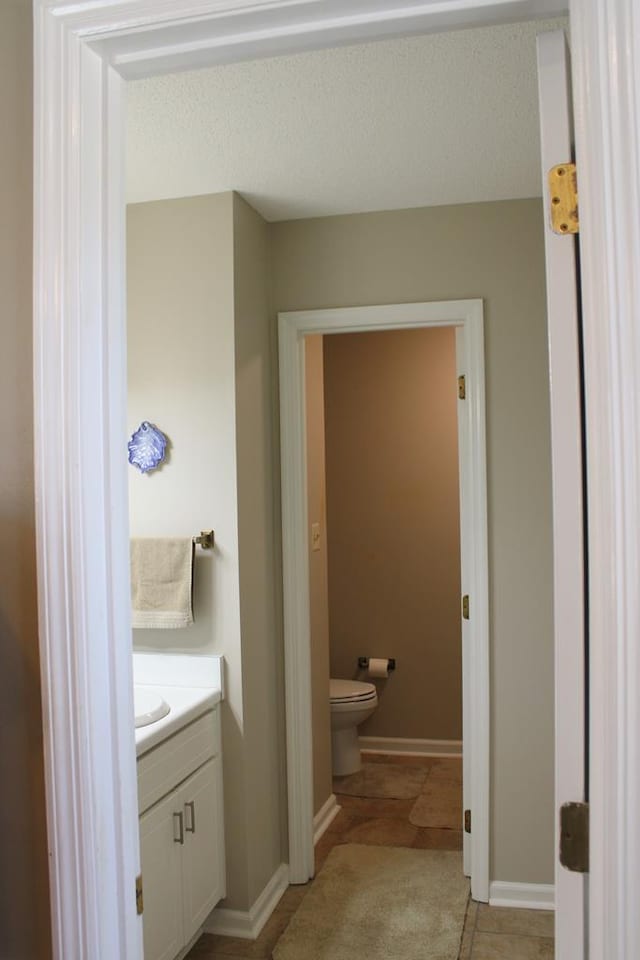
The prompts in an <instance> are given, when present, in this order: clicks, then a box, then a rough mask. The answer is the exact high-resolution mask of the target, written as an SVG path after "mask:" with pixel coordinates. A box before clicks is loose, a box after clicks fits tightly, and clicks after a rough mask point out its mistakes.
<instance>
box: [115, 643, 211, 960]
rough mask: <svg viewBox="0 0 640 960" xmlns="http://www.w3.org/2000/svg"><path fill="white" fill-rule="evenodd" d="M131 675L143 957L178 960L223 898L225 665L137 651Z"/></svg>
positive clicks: (202, 658) (208, 660) (150, 959)
mask: <svg viewBox="0 0 640 960" xmlns="http://www.w3.org/2000/svg"><path fill="white" fill-rule="evenodd" d="M185 661H186V662H185ZM134 678H135V683H136V691H137V692H138V693H139V694H140V693H141V694H142V696H141V697H140V696H138V698H137V699H138V706H137V710H136V718H137V719H136V722H137V723H138V722H143V721H144V722H145V725H144V726H140V727H137V728H136V753H137V757H138V762H137V766H138V812H139V816H140V853H141V861H142V878H143V896H144V913H143V921H144V957H145V960H175V958H178V957H181V956H183V955H184V952H185V951H186V949H187V948H188V947H189V946H190V945H191V943H192V942H193V940H194V939H195V937H196V936H197V934H198V933H199V931H200V929H201V927H202V925H203V923H204V921H205V920H206V918H207V917H208V915H209V914H210V912H211V910H212V909H213V908H214V907H215V905H216V904H217V903H218V901H219V900H221V899H222V898H223V897H224V895H225V857H224V811H223V796H222V755H221V731H220V705H219V704H220V701H221V699H222V665H221V662H220V658H218V657H187V656H170V655H167V656H161V655H155V654H134ZM158 702H160V703H161V702H164V704H165V705H166V706H168V707H169V710H168V712H166V709H165V708H162V707H160V706H159V705H158V709H157V710H154V709H152V708H154V707H155V705H156V704H158ZM140 703H143V704H144V710H143V709H142V708H141V707H140V705H139V704H140ZM156 716H158V717H159V718H158V719H156Z"/></svg>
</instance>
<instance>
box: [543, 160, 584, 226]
mask: <svg viewBox="0 0 640 960" xmlns="http://www.w3.org/2000/svg"><path fill="white" fill-rule="evenodd" d="M549 198H550V200H551V211H550V214H551V229H552V230H553V232H554V233H578V231H579V229H580V219H579V217H578V178H577V174H576V165H575V163H559V164H558V166H557V167H552V168H551V170H549Z"/></svg>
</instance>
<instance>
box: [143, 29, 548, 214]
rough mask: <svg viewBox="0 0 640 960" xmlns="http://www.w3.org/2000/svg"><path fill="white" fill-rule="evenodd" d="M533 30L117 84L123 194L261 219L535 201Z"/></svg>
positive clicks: (450, 36) (469, 34) (339, 51)
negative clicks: (236, 204)
mask: <svg viewBox="0 0 640 960" xmlns="http://www.w3.org/2000/svg"><path fill="white" fill-rule="evenodd" d="M558 25H565V21H559V20H553V21H537V22H535V23H524V24H522V23H521V24H510V25H501V26H498V27H483V28H481V29H475V30H460V31H456V32H453V33H443V34H432V35H429V36H419V37H410V38H407V39H401V40H390V41H387V40H385V41H379V42H377V43H370V44H363V45H358V46H351V47H340V48H336V49H330V50H321V51H317V52H312V53H305V54H298V55H295V56H288V57H278V58H274V59H267V60H257V61H251V62H248V63H237V64H232V65H229V66H221V67H214V68H211V69H206V70H199V71H193V72H190V73H179V74H172V75H170V76H164V77H159V78H154V79H151V80H139V81H134V82H131V83H129V84H128V85H127V88H128V93H129V104H128V158H127V200H128V201H129V202H139V201H143V200H156V199H164V198H167V197H179V196H190V195H196V194H202V193H218V192H221V191H225V190H237V191H239V192H240V193H241V194H242V195H243V196H245V197H246V199H247V200H248V201H249V202H250V203H251V204H253V206H254V207H255V208H256V209H257V210H259V211H260V212H261V213H262V215H263V216H264V217H266V219H267V220H285V219H294V218H299V217H312V216H330V215H333V214H340V213H355V212H363V211H369V210H390V209H402V208H405V207H422V206H434V205H440V204H449V203H468V202H473V201H480V200H504V199H513V198H517V197H532V196H539V195H540V193H541V187H540V169H539V143H538V109H537V90H536V58H535V37H536V34H537V33H539V32H541V31H542V30H549V29H553V28H555V27H557V26H558Z"/></svg>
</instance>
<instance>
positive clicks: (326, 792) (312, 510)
mask: <svg viewBox="0 0 640 960" xmlns="http://www.w3.org/2000/svg"><path fill="white" fill-rule="evenodd" d="M322 340H323V338H322V337H320V336H314V337H306V338H305V390H306V396H305V400H306V427H307V503H308V525H309V614H310V627H311V709H312V724H313V808H314V813H318V812H319V811H320V809H321V808H322V806H323V804H324V803H325V802H326V801H327V800H328V798H329V797H330V796H331V793H332V792H333V787H332V782H331V713H330V710H329V675H330V674H329V587H328V570H327V509H326V504H327V497H326V471H325V420H324V383H323V380H324V374H323V368H324V362H323V355H322V354H323V350H322ZM314 523H317V524H319V526H320V540H319V543H318V549H317V550H312V549H311V525H312V524H314Z"/></svg>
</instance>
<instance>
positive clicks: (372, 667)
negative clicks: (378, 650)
mask: <svg viewBox="0 0 640 960" xmlns="http://www.w3.org/2000/svg"><path fill="white" fill-rule="evenodd" d="M367 672H368V674H369V676H370V677H374V678H377V679H380V678H381V677H388V676H389V661H388V660H386V659H385V660H382V659H381V658H380V657H369V668H368V670H367Z"/></svg>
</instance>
